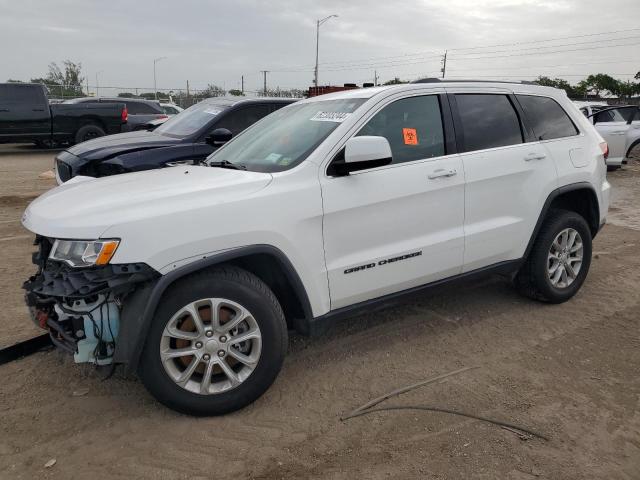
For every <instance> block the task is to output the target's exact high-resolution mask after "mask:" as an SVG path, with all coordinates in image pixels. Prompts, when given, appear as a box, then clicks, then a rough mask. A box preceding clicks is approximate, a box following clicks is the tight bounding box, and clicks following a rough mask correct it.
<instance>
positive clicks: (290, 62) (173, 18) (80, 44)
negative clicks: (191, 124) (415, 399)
mask: <svg viewBox="0 0 640 480" xmlns="http://www.w3.org/2000/svg"><path fill="white" fill-rule="evenodd" d="M331 14H337V15H339V17H338V18H333V19H331V20H330V21H328V22H327V23H325V24H324V25H323V26H322V27H321V29H320V83H321V84H342V83H345V82H356V83H362V82H363V81H373V76H374V71H375V70H377V72H378V75H379V77H380V80H381V81H386V80H389V79H391V78H393V77H396V76H398V77H401V78H403V79H405V78H406V79H415V78H418V77H424V76H437V75H439V70H440V67H441V65H440V60H441V57H440V55H442V53H444V51H445V50H446V49H448V50H449V54H448V63H447V76H448V77H455V76H461V77H465V78H469V77H494V78H510V79H520V78H522V79H531V78H533V77H535V76H537V75H539V74H543V75H549V76H559V77H563V78H566V79H567V80H569V81H571V82H577V81H578V80H580V78H581V77H582V76H583V74H584V75H586V74H589V73H597V72H604V73H609V74H611V75H613V76H615V77H618V78H623V79H628V78H631V77H632V76H633V74H635V72H637V71H639V70H640V22H638V19H639V18H640V0H609V1H603V0H445V1H442V0H404V1H402V2H395V1H388V0H387V1H379V2H376V1H365V0H349V1H338V0H323V1H318V0H269V1H264V2H260V1H257V0H234V1H228V0H226V1H215V0H209V1H204V0H181V1H173V2H167V1H151V0H134V1H131V0H128V1H120V0H110V1H108V2H105V1H94V0H56V1H51V0H40V1H34V0H0V81H5V80H6V79H8V78H14V79H20V80H29V79H30V78H31V77H40V76H45V75H46V73H47V65H48V64H49V62H52V61H56V62H59V63H60V62H61V61H62V60H65V59H70V60H72V61H75V62H81V63H82V66H83V71H84V75H85V76H86V77H87V78H88V80H89V85H90V86H91V88H92V89H93V86H94V85H95V83H96V73H97V72H99V84H100V86H101V92H100V93H101V94H103V95H106V94H107V93H108V91H107V90H102V87H106V86H114V87H115V86H118V87H139V88H142V89H147V90H151V89H152V87H153V59H154V58H156V57H162V56H165V57H167V58H166V59H164V60H162V61H160V62H159V63H158V65H157V76H158V88H163V89H177V88H184V87H185V86H186V81H187V80H189V82H190V85H191V87H192V88H203V87H206V85H207V84H208V83H212V84H217V85H220V86H222V87H226V88H227V89H231V88H238V87H239V85H240V77H241V75H244V77H245V88H246V89H247V90H257V89H259V88H261V86H262V76H261V73H260V70H270V71H271V72H270V73H269V74H268V77H267V79H268V84H269V86H270V87H275V86H280V87H282V88H291V87H298V88H306V87H308V86H309V85H311V82H312V79H313V64H314V62H315V34H316V32H315V21H316V19H318V18H323V17H325V16H327V15H331ZM633 29H635V30H633ZM611 32H618V33H611ZM599 33H608V34H607V35H593V34H599ZM563 37H571V38H563ZM552 39H557V40H552ZM529 42H535V43H529ZM514 44H515V45H514ZM478 47H484V48H478ZM601 47H606V48H601Z"/></svg>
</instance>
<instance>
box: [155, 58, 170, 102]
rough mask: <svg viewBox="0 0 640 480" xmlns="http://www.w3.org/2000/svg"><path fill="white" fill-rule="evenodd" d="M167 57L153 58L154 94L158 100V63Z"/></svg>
mask: <svg viewBox="0 0 640 480" xmlns="http://www.w3.org/2000/svg"><path fill="white" fill-rule="evenodd" d="M165 58H167V57H158V58H154V59H153V96H154V97H155V99H156V100H158V87H157V86H156V63H158V62H159V61H160V60H164V59H165Z"/></svg>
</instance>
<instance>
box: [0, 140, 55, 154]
mask: <svg viewBox="0 0 640 480" xmlns="http://www.w3.org/2000/svg"><path fill="white" fill-rule="evenodd" d="M64 148H65V147H56V148H42V147H38V146H36V145H34V144H31V143H1V144H0V156H10V155H38V154H51V153H57V152H61V151H62V150H64Z"/></svg>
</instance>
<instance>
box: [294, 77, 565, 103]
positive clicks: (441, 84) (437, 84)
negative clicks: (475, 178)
mask: <svg viewBox="0 0 640 480" xmlns="http://www.w3.org/2000/svg"><path fill="white" fill-rule="evenodd" d="M425 80H426V81H422V82H421V83H417V82H416V83H403V84H399V85H387V86H382V87H367V88H359V89H354V90H344V91H341V92H335V93H327V94H324V95H318V96H317V97H311V98H309V99H306V100H304V101H305V102H314V101H324V100H339V99H348V98H366V99H368V98H372V97H374V96H376V95H378V94H381V93H383V92H386V93H394V92H404V91H411V90H420V91H423V90H424V89H429V88H433V89H442V88H446V87H450V88H461V87H462V88H464V87H470V88H471V87H480V88H486V89H490V88H494V89H502V90H505V89H509V90H512V91H514V92H517V93H536V92H537V93H540V92H545V93H546V94H547V95H550V96H562V95H564V96H566V93H565V91H564V90H560V89H557V88H553V87H545V86H542V85H536V84H532V83H522V82H503V81H499V80H498V81H487V80H446V79H445V80H438V79H435V80H432V79H425Z"/></svg>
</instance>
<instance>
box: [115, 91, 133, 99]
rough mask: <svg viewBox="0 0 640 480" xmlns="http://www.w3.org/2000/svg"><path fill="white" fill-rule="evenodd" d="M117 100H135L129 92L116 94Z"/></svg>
mask: <svg viewBox="0 0 640 480" xmlns="http://www.w3.org/2000/svg"><path fill="white" fill-rule="evenodd" d="M118 97H119V98H136V96H135V94H133V93H131V92H120V93H119V94H118Z"/></svg>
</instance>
